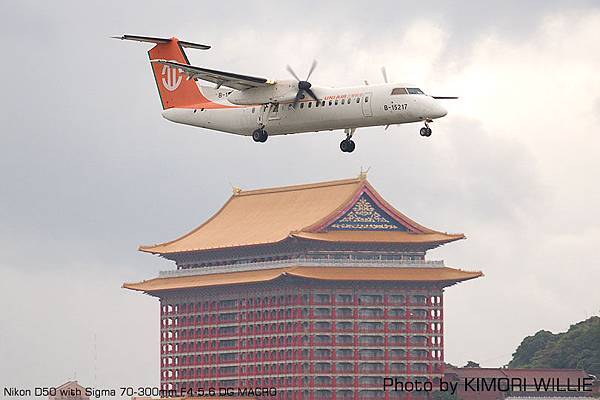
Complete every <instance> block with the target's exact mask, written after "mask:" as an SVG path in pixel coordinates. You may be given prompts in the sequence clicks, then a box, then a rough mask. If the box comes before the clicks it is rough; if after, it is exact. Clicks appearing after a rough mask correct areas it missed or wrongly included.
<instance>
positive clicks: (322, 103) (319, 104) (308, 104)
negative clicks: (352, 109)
mask: <svg viewBox="0 0 600 400" xmlns="http://www.w3.org/2000/svg"><path fill="white" fill-rule="evenodd" d="M352 100H353V99H341V100H340V99H338V100H327V101H326V100H321V101H309V102H304V103H300V104H299V108H300V109H304V108H313V105H314V108H319V107H325V106H338V105H344V104H347V105H350V104H352ZM361 101H364V102H365V103H368V102H369V96H365V97H364V100H363V98H362V97H356V100H354V102H356V103H357V104H359V103H360V102H361ZM293 108H294V105H293V104H289V105H288V110H291V109H293Z"/></svg>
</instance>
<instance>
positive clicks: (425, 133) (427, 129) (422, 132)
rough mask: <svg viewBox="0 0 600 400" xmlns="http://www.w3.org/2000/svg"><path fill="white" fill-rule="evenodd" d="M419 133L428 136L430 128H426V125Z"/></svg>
mask: <svg viewBox="0 0 600 400" xmlns="http://www.w3.org/2000/svg"><path fill="white" fill-rule="evenodd" d="M419 134H420V135H421V136H426V137H429V136H431V128H428V127H426V126H424V127H422V128H421V130H420V131H419Z"/></svg>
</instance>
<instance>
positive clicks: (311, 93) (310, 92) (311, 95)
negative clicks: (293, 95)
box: [306, 89, 319, 102]
mask: <svg viewBox="0 0 600 400" xmlns="http://www.w3.org/2000/svg"><path fill="white" fill-rule="evenodd" d="M306 93H308V95H309V96H310V97H312V98H313V99H315V101H316V102H318V101H319V99H318V98H317V96H316V95H315V92H313V91H312V89H306Z"/></svg>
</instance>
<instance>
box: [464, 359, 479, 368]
mask: <svg viewBox="0 0 600 400" xmlns="http://www.w3.org/2000/svg"><path fill="white" fill-rule="evenodd" d="M463 368H481V366H480V365H479V363H476V362H475V361H467V364H466V365H465V366H464V367H463Z"/></svg>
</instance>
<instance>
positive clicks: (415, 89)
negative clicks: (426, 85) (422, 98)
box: [407, 88, 425, 94]
mask: <svg viewBox="0 0 600 400" xmlns="http://www.w3.org/2000/svg"><path fill="white" fill-rule="evenodd" d="M407 90H408V93H409V94H425V93H423V91H422V90H421V89H419V88H408V89H407Z"/></svg>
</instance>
